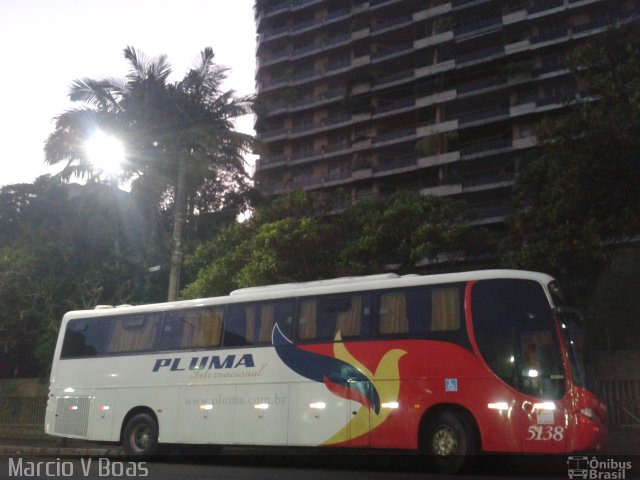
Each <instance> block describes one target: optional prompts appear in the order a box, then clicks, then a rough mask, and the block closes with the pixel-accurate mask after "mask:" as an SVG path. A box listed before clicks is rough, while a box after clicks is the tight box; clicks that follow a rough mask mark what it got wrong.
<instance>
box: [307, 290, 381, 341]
mask: <svg viewBox="0 0 640 480" xmlns="http://www.w3.org/2000/svg"><path fill="white" fill-rule="evenodd" d="M298 313H299V315H298V339H299V340H317V341H328V342H331V341H333V340H335V338H336V335H337V334H338V332H340V336H341V337H342V338H343V339H344V338H354V337H358V336H362V335H366V334H368V333H369V332H370V327H371V296H370V295H341V296H339V297H322V298H318V299H308V300H302V301H301V302H300V306H299V311H298Z"/></svg>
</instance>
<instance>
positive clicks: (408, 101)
mask: <svg viewBox="0 0 640 480" xmlns="http://www.w3.org/2000/svg"><path fill="white" fill-rule="evenodd" d="M415 104H416V101H415V100H414V99H413V98H405V99H402V100H399V101H397V102H394V103H390V104H388V105H381V106H379V107H376V108H374V109H373V114H374V115H381V114H383V113H387V112H392V111H394V110H400V109H402V108H406V107H413V106H414V105H415Z"/></svg>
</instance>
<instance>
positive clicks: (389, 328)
mask: <svg viewBox="0 0 640 480" xmlns="http://www.w3.org/2000/svg"><path fill="white" fill-rule="evenodd" d="M379 318H380V324H379V326H378V332H379V333H381V334H382V335H397V334H403V333H408V332H409V317H408V316H407V299H406V297H405V294H404V292H390V293H383V294H381V295H380V317H379Z"/></svg>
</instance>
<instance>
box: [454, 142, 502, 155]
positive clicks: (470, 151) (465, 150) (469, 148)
mask: <svg viewBox="0 0 640 480" xmlns="http://www.w3.org/2000/svg"><path fill="white" fill-rule="evenodd" d="M512 145H513V141H512V140H511V139H508V140H504V139H495V140H489V141H486V142H481V143H474V144H472V145H466V146H464V147H461V148H460V156H461V157H472V156H475V155H478V154H481V153H487V152H491V151H500V150H505V149H509V148H511V147H512Z"/></svg>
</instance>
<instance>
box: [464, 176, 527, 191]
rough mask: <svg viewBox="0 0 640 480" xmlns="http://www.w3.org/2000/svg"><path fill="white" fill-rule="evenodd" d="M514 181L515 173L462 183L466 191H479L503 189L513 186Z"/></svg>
mask: <svg viewBox="0 0 640 480" xmlns="http://www.w3.org/2000/svg"><path fill="white" fill-rule="evenodd" d="M514 179H515V174H513V173H502V174H495V175H481V176H476V177H470V178H466V179H464V180H463V181H462V188H463V189H464V190H478V189H485V188H494V187H503V186H508V185H511V184H513V180H514Z"/></svg>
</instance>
